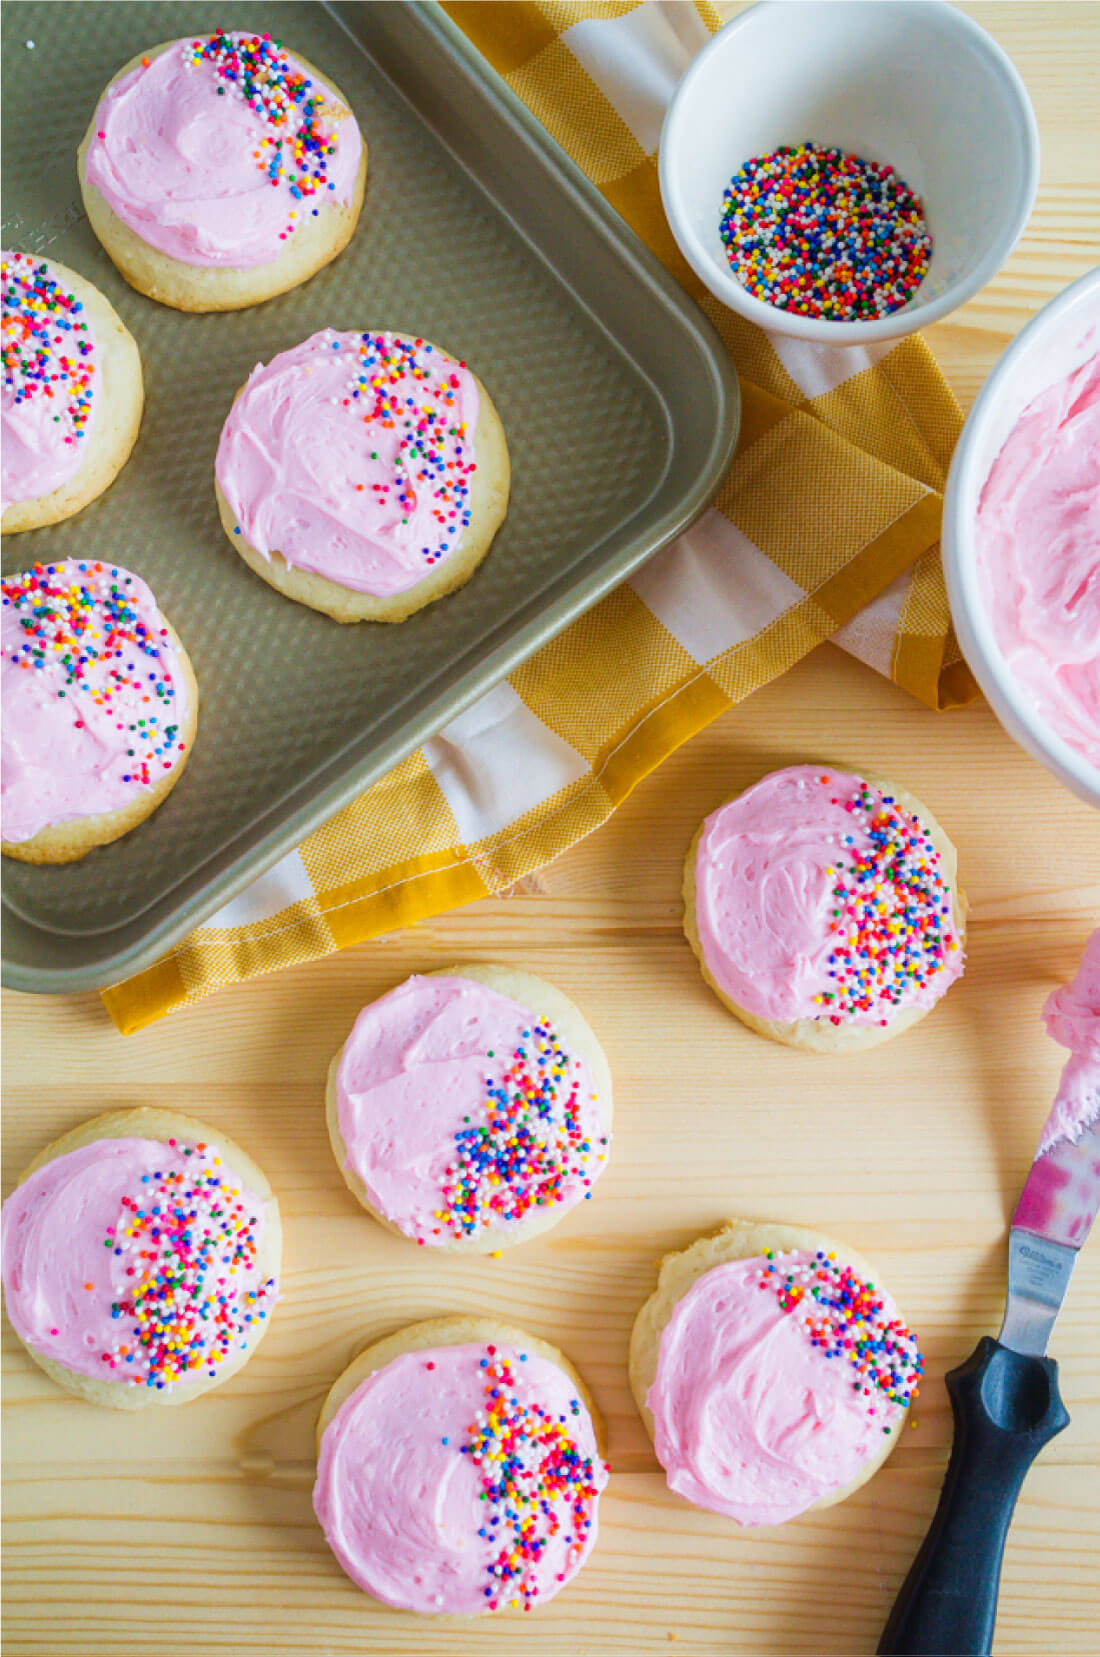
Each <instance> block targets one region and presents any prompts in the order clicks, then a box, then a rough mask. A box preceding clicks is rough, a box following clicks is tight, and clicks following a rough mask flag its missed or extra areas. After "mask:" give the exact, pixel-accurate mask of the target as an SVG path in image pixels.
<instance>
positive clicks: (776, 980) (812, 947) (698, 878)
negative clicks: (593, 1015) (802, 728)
mask: <svg viewBox="0 0 1100 1657" xmlns="http://www.w3.org/2000/svg"><path fill="white" fill-rule="evenodd" d="M965 915H966V899H965V897H964V896H963V893H962V891H961V889H960V887H959V885H958V881H957V876H956V856H955V848H954V847H953V846H952V844H951V842H950V840H948V838H947V836H946V835H945V834H944V832H943V830H942V829H941V828H940V826H939V824H938V823H937V822H936V820H935V818H934V817H933V816H932V814H931V812H930V811H928V810H927V809H926V807H924V806H923V805H921V803H920V801H919V800H917V799H914V797H913V796H912V795H910V794H906V793H904V792H903V790H901V789H898V788H893V787H891V786H889V785H887V784H884V783H876V782H872V781H869V780H868V779H867V778H866V777H863V776H859V775H857V774H854V773H852V772H850V771H846V770H842V769H840V768H838V767H837V766H830V765H792V766H789V767H788V768H787V769H786V770H785V771H773V772H772V773H771V775H770V776H766V777H763V778H761V780H760V781H759V782H758V783H755V784H754V785H753V786H752V787H751V788H748V789H746V790H745V792H744V793H743V794H741V795H739V796H738V797H737V798H736V799H734V800H730V801H729V802H728V804H726V805H724V806H720V807H719V808H718V810H717V811H714V812H712V813H711V815H710V816H709V817H708V818H707V819H706V821H705V822H704V823H703V825H702V827H701V828H700V830H699V832H698V833H697V835H696V836H695V839H694V840H693V841H692V844H691V849H690V851H689V852H688V857H687V864H686V867H685V870H684V930H685V932H686V934H687V938H688V942H689V943H690V944H691V947H692V949H693V950H694V951H695V954H696V955H697V956H698V958H699V963H700V965H701V967H702V969H703V976H704V978H705V979H706V981H707V983H708V984H709V985H710V987H711V989H713V990H714V992H715V994H716V995H717V996H718V998H719V999H720V1000H721V1001H722V1002H723V1003H724V1004H725V1005H726V1006H727V1007H728V1008H729V1009H730V1011H731V1012H733V1013H736V1014H737V1016H738V1018H740V1019H741V1020H742V1021H743V1022H744V1023H745V1024H747V1025H748V1026H749V1028H750V1029H753V1030H757V1031H759V1033H760V1034H761V1035H765V1036H769V1037H771V1039H772V1040H773V1041H780V1042H784V1043H785V1044H786V1045H787V1046H790V1047H800V1048H803V1049H805V1050H807V1051H810V1052H833V1051H837V1050H838V1049H851V1048H856V1047H870V1046H873V1045H874V1044H875V1043H876V1042H879V1041H883V1040H885V1039H886V1037H888V1036H893V1035H897V1034H899V1033H900V1032H901V1031H902V1030H905V1029H908V1028H909V1026H910V1025H911V1024H915V1023H916V1021H917V1020H918V1019H919V1018H923V1016H924V1014H925V1013H926V1012H928V1010H929V1009H930V1008H931V1007H933V1006H934V1005H935V1003H936V1002H937V1001H938V1000H939V998H940V996H941V995H943V993H944V991H945V990H946V989H947V988H948V987H949V986H950V985H951V984H953V983H954V981H955V979H956V978H958V977H959V975H960V974H961V972H962V970H963V958H964V957H963V945H964V941H965V939H964V922H965Z"/></svg>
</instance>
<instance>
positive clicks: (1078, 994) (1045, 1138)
mask: <svg viewBox="0 0 1100 1657" xmlns="http://www.w3.org/2000/svg"><path fill="white" fill-rule="evenodd" d="M1043 1019H1044V1021H1045V1023H1046V1027H1047V1030H1048V1032H1049V1033H1050V1035H1052V1036H1053V1037H1054V1039H1055V1041H1057V1042H1060V1043H1061V1045H1062V1046H1063V1047H1068V1048H1069V1050H1070V1057H1069V1058H1068V1059H1067V1060H1066V1064H1065V1067H1064V1069H1063V1071H1062V1078H1061V1081H1060V1082H1059V1084H1058V1093H1057V1096H1056V1098H1055V1100H1054V1103H1053V1105H1052V1106H1051V1109H1050V1115H1049V1116H1048V1117H1047V1119H1046V1122H1045V1123H1044V1124H1043V1132H1042V1137H1041V1138H1040V1141H1039V1155H1040V1156H1042V1154H1043V1153H1044V1151H1049V1150H1050V1148H1051V1146H1052V1145H1054V1144H1056V1143H1057V1142H1058V1141H1059V1140H1060V1139H1068V1140H1070V1141H1072V1142H1074V1143H1076V1141H1077V1140H1078V1139H1080V1137H1081V1135H1082V1134H1083V1133H1084V1132H1085V1129H1086V1128H1088V1127H1089V1126H1091V1124H1092V1123H1093V1122H1095V1121H1096V1120H1097V1119H1098V1118H1100V927H1098V928H1097V930H1096V931H1095V932H1094V933H1093V934H1092V936H1091V937H1090V938H1089V941H1088V943H1087V944H1086V945H1085V953H1084V955H1083V956H1082V957H1081V964H1080V966H1079V967H1078V968H1077V972H1076V974H1075V975H1074V977H1073V979H1072V980H1071V981H1070V983H1068V984H1065V985H1063V987H1062V988H1061V989H1060V990H1054V991H1052V993H1051V994H1050V995H1049V996H1048V997H1047V1002H1046V1006H1045V1007H1044V1008H1043Z"/></svg>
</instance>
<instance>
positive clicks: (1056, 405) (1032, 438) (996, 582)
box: [975, 354, 1100, 767]
mask: <svg viewBox="0 0 1100 1657" xmlns="http://www.w3.org/2000/svg"><path fill="white" fill-rule="evenodd" d="M975 546H976V558H977V569H978V579H979V582H980V586H981V591H982V596H983V599H984V602H985V605H986V608H987V609H988V611H989V616H990V619H991V621H992V624H993V632H994V636H995V637H996V640H997V644H998V647H999V648H1000V651H1001V654H1002V655H1003V657H1004V659H1005V661H1006V663H1007V664H1008V666H1009V667H1010V668H1011V670H1012V672H1013V673H1014V674H1015V676H1016V678H1017V679H1018V680H1019V683H1020V685H1021V686H1022V687H1023V689H1024V690H1025V691H1026V692H1027V693H1028V695H1029V697H1030V698H1031V700H1032V701H1033V702H1034V704H1035V706H1036V708H1037V709H1038V711H1039V712H1040V713H1041V714H1042V716H1043V718H1044V719H1045V720H1046V721H1047V723H1048V724H1049V725H1050V727H1051V729H1052V730H1054V731H1055V732H1057V734H1058V735H1059V736H1061V737H1062V738H1063V739H1064V740H1065V741H1066V742H1068V743H1069V744H1070V746H1071V747H1073V748H1076V749H1077V750H1078V751H1079V752H1080V753H1082V754H1084V755H1085V757H1086V758H1087V759H1089V760H1091V761H1092V763H1093V764H1094V765H1096V766H1098V767H1100V354H1097V355H1095V356H1093V357H1091V358H1090V359H1089V360H1088V361H1086V362H1084V363H1082V364H1081V366H1080V367H1079V368H1077V369H1075V370H1074V372H1073V373H1072V374H1070V375H1069V376H1068V377H1067V378H1065V379H1063V380H1060V381H1059V382H1057V383H1056V384H1055V385H1052V386H1050V387H1049V388H1048V389H1047V390H1046V391H1044V392H1043V393H1042V394H1041V395H1040V396H1038V397H1036V398H1035V399H1034V401H1032V402H1031V403H1029V404H1028V406H1027V408H1026V409H1025V410H1024V412H1023V413H1022V414H1021V416H1020V418H1019V420H1018V421H1017V422H1016V425H1015V426H1014V427H1013V429H1012V431H1011V432H1010V434H1009V436H1008V439H1007V440H1006V442H1005V444H1004V447H1003V448H1002V449H1001V452H1000V454H999V455H998V456H997V459H996V461H995V462H994V465H993V469H992V470H991V472H990V474H989V477H988V479H987V481H986V484H985V488H984V489H983V490H982V497H981V502H980V504H979V507H978V517H977V523H976V528H975Z"/></svg>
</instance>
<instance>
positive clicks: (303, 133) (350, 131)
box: [86, 32, 363, 270]
mask: <svg viewBox="0 0 1100 1657" xmlns="http://www.w3.org/2000/svg"><path fill="white" fill-rule="evenodd" d="M263 39H264V37H257V36H252V35H247V34H243V33H239V32H238V33H232V34H230V35H228V36H222V37H210V36H207V37H199V38H196V39H190V38H189V39H187V40H178V41H173V43H172V44H171V45H170V46H169V47H168V48H167V50H166V51H164V52H161V53H160V54H159V55H158V56H156V57H150V58H149V59H148V61H147V62H146V61H143V62H142V63H139V64H138V65H136V67H135V68H133V69H131V70H130V71H129V73H128V74H126V75H124V76H123V77H122V79H121V80H119V81H116V82H115V84H114V85H113V86H111V87H109V88H108V89H107V91H106V92H105V93H104V95H103V98H102V100H101V101H100V104H99V107H98V108H97V110H96V113H95V121H94V130H93V136H92V139H91V142H90V144H89V147H88V152H87V163H86V166H87V177H88V180H89V182H90V183H92V184H94V185H95V187H96V188H97V189H98V190H99V191H100V193H101V194H102V196H103V197H104V199H105V201H106V202H107V205H108V206H109V207H110V208H111V209H112V211H113V212H114V213H115V214H116V216H117V217H118V218H120V219H121V220H122V222H123V224H125V225H127V226H128V227H129V228H130V229H131V230H132V231H134V232H135V234H136V235H138V236H140V237H141V239H142V240H143V241H145V242H148V243H149V245H150V246H151V247H155V248H157V249H158V251H159V252H161V253H167V254H169V255H170V256H171V257H172V258H173V259H179V260H181V261H182V262H183V263H184V264H188V265H200V266H214V267H225V268H231V269H238V270H248V269H252V268H253V267H255V266H257V265H266V264H270V263H271V262H272V261H273V260H274V259H277V258H278V256H279V254H280V253H282V252H283V251H284V250H285V248H286V246H287V241H288V239H289V238H290V237H292V236H293V235H294V233H295V230H296V229H299V228H301V226H302V225H304V224H305V223H306V221H307V220H311V216H312V215H313V213H314V212H319V213H323V212H324V211H325V209H326V208H327V207H328V205H329V204H330V203H332V202H339V203H340V204H341V205H346V204H347V203H348V202H349V201H350V200H351V197H352V193H353V190H354V186H355V180H356V177H357V175H358V172H359V163H360V159H361V156H362V150H363V146H362V139H361V138H360V136H359V128H358V126H357V125H356V122H355V119H354V117H353V116H352V115H351V114H350V113H345V114H341V115H340V116H339V118H335V119H334V118H333V117H332V113H331V111H332V109H333V106H335V105H336V99H335V95H334V93H333V92H332V90H331V88H330V87H328V86H327V85H326V84H325V83H324V82H323V81H311V77H310V76H309V74H308V71H306V70H305V69H303V68H302V66H301V64H300V63H298V61H297V60H296V59H295V58H293V57H291V56H290V54H289V53H287V52H285V51H283V50H282V49H281V48H278V47H276V46H275V44H274V42H272V41H270V40H267V41H266V43H265V44H264V45H263V47H262V60H261V61H260V63H259V66H258V70H255V69H254V71H253V73H252V74H251V76H249V75H248V74H246V73H245V72H243V71H241V70H240V69H239V68H238V66H237V65H236V64H235V63H234V62H233V53H234V50H237V51H239V50H240V47H241V45H242V43H243V44H244V45H245V46H246V47H249V46H250V44H251V43H253V42H256V41H258V40H263ZM219 40H222V41H224V42H225V43H226V45H225V46H224V47H222V48H220V49H218V47H217V44H216V43H217V42H218V41H219ZM212 41H213V42H214V43H215V44H214V45H213V46H212V44H211V42H212ZM196 48H197V51H196ZM204 52H205V53H207V54H210V53H211V52H213V55H202V54H203V53H204ZM197 55H198V56H199V61H198V62H196V61H194V60H195V58H196V56H197ZM253 63H255V59H253ZM231 71H232V73H231ZM302 78H304V80H305V81H306V82H310V84H309V85H308V87H302V85H301V79H302ZM246 83H247V84H249V85H256V86H257V88H258V90H257V92H256V93H255V94H254V95H252V96H251V97H249V96H246V94H245V92H243V91H242V87H243V86H245V85H246ZM317 98H319V99H320V100H321V103H320V105H319V106H316V105H315V104H314V102H313V100H315V99H317ZM326 106H327V107H326ZM339 108H340V109H341V111H342V110H343V106H342V105H340V106H339ZM303 180H304V181H305V182H304V183H303ZM296 191H299V192H301V193H300V194H296V193H295V192H296Z"/></svg>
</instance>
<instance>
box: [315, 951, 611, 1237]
mask: <svg viewBox="0 0 1100 1657" xmlns="http://www.w3.org/2000/svg"><path fill="white" fill-rule="evenodd" d="M611 1108H612V1107H611V1073H610V1071H609V1069H608V1065H607V1059H606V1058H605V1056H604V1052H603V1049H602V1048H601V1046H600V1044H599V1042H598V1041H597V1040H596V1037H595V1036H594V1035H593V1033H592V1031H591V1030H590V1029H589V1027H588V1025H587V1024H586V1023H585V1021H584V1019H583V1018H582V1017H581V1014H580V1013H579V1012H578V1010H577V1008H576V1007H575V1006H574V1005H573V1003H572V1002H571V1001H569V1000H567V999H566V997H565V996H564V995H562V993H561V991H560V990H556V989H555V988H554V987H553V985H551V984H546V983H544V982H543V981H542V979H541V978H536V977H535V976H534V975H533V974H532V973H529V972H520V971H517V970H516V969H515V968H513V967H501V966H484V965H477V966H461V967H451V968H449V969H448V970H447V971H445V972H440V973H431V974H429V975H427V976H425V977H421V976H419V975H418V976H415V977H412V978H409V979H407V980H406V982H405V983H404V984H400V985H399V986H398V987H397V989H395V990H391V991H390V992H389V994H388V995H384V996H382V997H381V999H380V1000H378V1001H373V1002H371V1003H370V1005H369V1006H367V1007H364V1008H363V1011H362V1012H361V1013H360V1014H359V1017H358V1018H357V1019H356V1021H355V1025H354V1027H353V1029H352V1032H351V1034H350V1035H349V1037H348V1039H347V1041H346V1042H345V1043H344V1045H343V1047H342V1048H341V1050H340V1052H339V1053H338V1054H337V1055H336V1057H335V1058H334V1059H333V1061H332V1064H331V1066H330V1068H329V1077H328V1100H327V1109H328V1128H329V1136H330V1138H331V1140H332V1148H333V1151H334V1153H335V1156H336V1160H337V1163H338V1164H339V1166H340V1169H341V1172H342V1173H343V1175H344V1178H345V1179H346V1181H347V1183H348V1185H349V1187H350V1189H351V1190H352V1191H353V1192H354V1193H355V1195H356V1196H357V1197H358V1199H359V1201H360V1202H361V1203H362V1204H363V1206H364V1208H366V1209H367V1210H368V1212H370V1213H371V1214H373V1215H374V1217H375V1218H376V1219H377V1220H380V1221H381V1222H382V1224H383V1225H385V1226H388V1227H389V1228H390V1230H391V1231H397V1232H399V1233H400V1234H401V1235H402V1236H405V1237H410V1238H412V1239H413V1240H414V1241H415V1242H417V1243H421V1244H423V1245H425V1246H428V1247H432V1248H443V1249H465V1250H469V1251H473V1252H478V1253H484V1252H486V1251H495V1250H498V1249H501V1248H503V1247H505V1246H506V1245H508V1244H510V1243H519V1242H522V1241H523V1239H524V1238H526V1237H533V1236H535V1235H536V1234H537V1233H538V1232H540V1231H548V1230H549V1229H550V1227H551V1226H553V1225H556V1224H557V1222H558V1220H560V1219H561V1218H562V1216H563V1215H564V1214H565V1213H567V1212H568V1210H569V1209H570V1208H573V1207H575V1206H576V1204H577V1203H580V1202H583V1201H584V1200H585V1199H586V1198H587V1197H589V1196H591V1194H592V1187H593V1185H594V1184H595V1182H596V1180H597V1179H598V1178H599V1176H600V1174H601V1173H602V1172H603V1169H604V1167H605V1166H606V1161H607V1155H608V1150H609V1147H610V1139H611Z"/></svg>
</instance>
